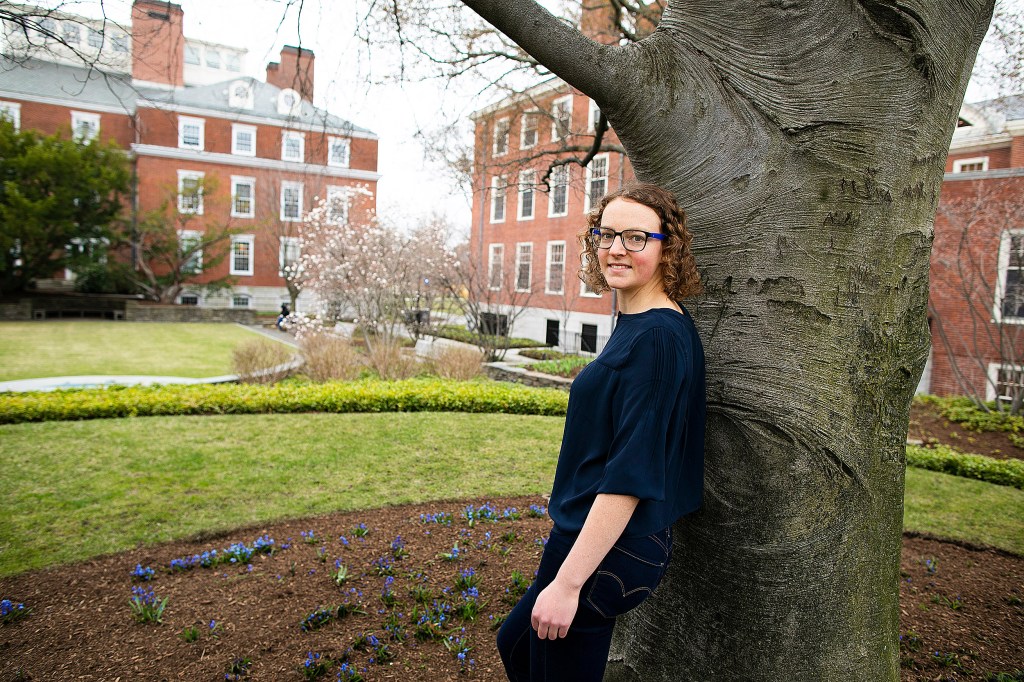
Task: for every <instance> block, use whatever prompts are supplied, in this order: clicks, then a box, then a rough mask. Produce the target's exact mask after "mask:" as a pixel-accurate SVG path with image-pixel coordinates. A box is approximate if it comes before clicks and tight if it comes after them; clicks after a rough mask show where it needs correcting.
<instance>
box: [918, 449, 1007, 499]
mask: <svg viewBox="0 0 1024 682" xmlns="http://www.w3.org/2000/svg"><path fill="white" fill-rule="evenodd" d="M907 466H912V467H917V468H918V469H929V470H931V471H939V472H942V473H944V474H952V475H954V476H962V477H964V478H976V479H978V480H979V481H985V482H987V483H995V484H996V485H1008V486H1012V487H1014V488H1019V489H1021V490H1024V460H1019V459H995V458H994V457H985V456H984V455H966V454H963V453H960V452H957V451H956V450H954V449H952V448H948V447H946V446H943V445H938V446H936V447H933V448H926V447H921V446H919V445H908V446H907Z"/></svg>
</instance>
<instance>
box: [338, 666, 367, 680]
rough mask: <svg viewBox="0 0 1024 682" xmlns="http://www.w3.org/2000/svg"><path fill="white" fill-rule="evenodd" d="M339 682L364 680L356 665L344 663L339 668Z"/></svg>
mask: <svg viewBox="0 0 1024 682" xmlns="http://www.w3.org/2000/svg"><path fill="white" fill-rule="evenodd" d="M336 679H337V682H363V676H362V675H360V674H359V671H358V670H356V668H355V666H354V665H351V664H349V663H342V664H341V667H340V668H338V677H337V678H336Z"/></svg>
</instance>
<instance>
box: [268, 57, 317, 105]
mask: <svg viewBox="0 0 1024 682" xmlns="http://www.w3.org/2000/svg"><path fill="white" fill-rule="evenodd" d="M315 60H316V55H314V54H313V51H312V50H310V49H308V48H305V47H292V46H291V45H285V46H284V47H283V48H282V49H281V61H280V62H270V63H269V64H267V82H268V83H270V84H271V85H276V86H277V87H279V88H291V89H292V90H295V91H296V92H298V93H299V95H300V96H301V97H302V99H304V100H306V101H307V102H312V101H313V65H314V62H315Z"/></svg>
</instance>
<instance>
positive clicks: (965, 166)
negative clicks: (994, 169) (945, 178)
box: [953, 156, 988, 173]
mask: <svg viewBox="0 0 1024 682" xmlns="http://www.w3.org/2000/svg"><path fill="white" fill-rule="evenodd" d="M987 170H988V157H987V156H979V157H976V158H973V159H957V160H956V161H954V162H953V172H954V173H977V172H979V171H987Z"/></svg>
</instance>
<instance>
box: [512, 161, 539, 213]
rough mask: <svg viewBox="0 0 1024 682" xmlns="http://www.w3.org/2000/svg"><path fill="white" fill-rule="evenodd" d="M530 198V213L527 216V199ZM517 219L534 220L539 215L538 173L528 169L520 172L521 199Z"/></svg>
mask: <svg viewBox="0 0 1024 682" xmlns="http://www.w3.org/2000/svg"><path fill="white" fill-rule="evenodd" d="M527 196H529V197H530V213H529V214H527V213H526V211H525V208H526V197H527ZM516 205H517V209H516V218H518V219H519V220H533V217H534V216H535V215H537V171H535V170H533V169H527V170H524V171H519V199H518V201H516Z"/></svg>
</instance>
